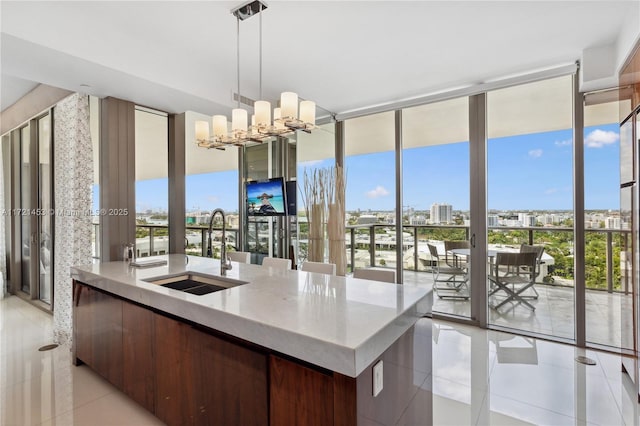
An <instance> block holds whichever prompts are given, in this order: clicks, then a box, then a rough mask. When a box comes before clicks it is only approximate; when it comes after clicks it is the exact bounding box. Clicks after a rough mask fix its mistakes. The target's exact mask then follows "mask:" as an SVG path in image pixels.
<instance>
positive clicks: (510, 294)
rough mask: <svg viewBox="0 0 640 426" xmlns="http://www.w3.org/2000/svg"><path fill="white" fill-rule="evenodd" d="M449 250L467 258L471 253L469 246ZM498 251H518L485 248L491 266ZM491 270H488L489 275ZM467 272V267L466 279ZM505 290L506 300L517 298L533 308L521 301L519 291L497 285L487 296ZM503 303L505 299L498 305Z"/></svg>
mask: <svg viewBox="0 0 640 426" xmlns="http://www.w3.org/2000/svg"><path fill="white" fill-rule="evenodd" d="M450 252H451V253H452V254H453V255H455V256H460V257H466V258H468V257H469V256H470V255H471V249H469V248H457V249H452V250H450ZM498 253H518V252H517V251H514V250H494V249H488V250H487V258H488V259H489V263H490V264H491V265H492V268H493V264H494V259H495V257H496V256H497V255H498ZM492 272H493V271H491V272H490V275H491V273H492ZM468 274H469V270H468V269H467V280H468V279H469V277H468ZM500 290H502V291H505V292H506V293H507V296H508V297H507V300H506V301H509V300H518V301H522V302H524V303H525V304H526V305H528V306H530V307H531V308H532V309H535V308H533V307H532V306H531V305H530V304H529V303H527V302H526V301H523V300H522V298H521V297H518V295H519V293H515V292H513V291H508V290H506V289H505V288H504V287H502V286H501V287H497V288H494V289H493V290H492V291H490V292H489V296H492V295H494V294H495V293H496V292H498V291H500ZM504 303H505V301H503V302H502V303H501V304H500V305H499V306H501V305H503V304H504ZM493 308H494V309H497V307H493Z"/></svg>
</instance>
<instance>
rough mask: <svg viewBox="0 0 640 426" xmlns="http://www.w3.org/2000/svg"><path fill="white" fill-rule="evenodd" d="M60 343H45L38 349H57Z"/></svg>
mask: <svg viewBox="0 0 640 426" xmlns="http://www.w3.org/2000/svg"><path fill="white" fill-rule="evenodd" d="M57 347H58V345H56V344H55V343H53V344H51V345H44V346H42V347H41V348H38V350H39V351H40V352H44V351H50V350H51V349H55V348H57Z"/></svg>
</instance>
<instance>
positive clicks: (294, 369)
mask: <svg viewBox="0 0 640 426" xmlns="http://www.w3.org/2000/svg"><path fill="white" fill-rule="evenodd" d="M269 370H270V372H271V382H270V387H271V392H270V393H271V400H270V406H271V407H270V408H271V409H270V424H271V425H278V426H279V425H282V426H287V425H308V426H314V425H317V426H324V425H330V424H333V375H332V374H325V373H322V372H320V371H317V370H315V369H312V368H309V367H305V366H303V365H300V364H297V363H295V362H292V361H289V360H286V359H283V358H280V357H278V356H274V355H272V356H271V357H269Z"/></svg>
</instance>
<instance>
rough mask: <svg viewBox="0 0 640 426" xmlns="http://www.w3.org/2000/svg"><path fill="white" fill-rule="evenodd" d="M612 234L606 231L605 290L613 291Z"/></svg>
mask: <svg viewBox="0 0 640 426" xmlns="http://www.w3.org/2000/svg"><path fill="white" fill-rule="evenodd" d="M612 246H613V235H612V234H611V231H607V292H609V293H613V249H612Z"/></svg>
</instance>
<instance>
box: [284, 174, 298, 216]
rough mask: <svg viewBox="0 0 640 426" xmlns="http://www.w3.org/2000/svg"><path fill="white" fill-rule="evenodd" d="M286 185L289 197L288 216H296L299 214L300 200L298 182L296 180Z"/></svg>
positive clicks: (289, 181)
mask: <svg viewBox="0 0 640 426" xmlns="http://www.w3.org/2000/svg"><path fill="white" fill-rule="evenodd" d="M284 184H285V189H286V195H287V215H288V216H295V215H297V214H298V211H297V210H298V209H297V202H296V201H297V199H298V197H297V195H298V182H297V181H295V180H288V181H286V182H285V183H284Z"/></svg>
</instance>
